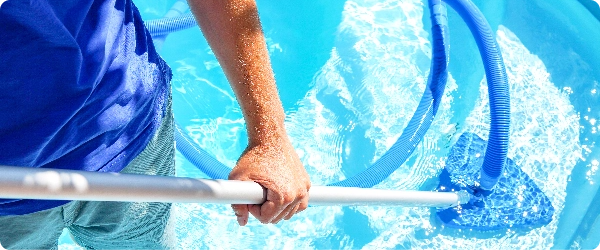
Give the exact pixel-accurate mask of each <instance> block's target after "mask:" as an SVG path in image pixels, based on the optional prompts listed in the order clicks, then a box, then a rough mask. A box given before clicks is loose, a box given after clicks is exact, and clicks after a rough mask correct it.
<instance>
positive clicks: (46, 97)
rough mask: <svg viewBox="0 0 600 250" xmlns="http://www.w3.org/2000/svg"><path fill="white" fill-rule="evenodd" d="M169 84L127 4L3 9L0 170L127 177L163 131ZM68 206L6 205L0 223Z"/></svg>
mask: <svg viewBox="0 0 600 250" xmlns="http://www.w3.org/2000/svg"><path fill="white" fill-rule="evenodd" d="M170 78H171V70H170V68H169V67H168V66H167V65H166V63H165V62H164V61H163V60H162V59H161V58H160V56H158V54H157V53H156V51H155V49H154V46H153V43H152V39H151V37H150V35H149V33H148V32H147V31H146V29H145V27H144V24H143V22H142V19H141V17H140V14H139V12H138V10H137V8H136V7H135V6H134V5H133V3H132V2H131V0H8V1H6V2H4V3H3V4H2V5H1V6H0V165H9V166H22V167H36V168H58V169H76V170H86V171H99V172H118V171H121V170H122V169H123V168H124V167H125V166H126V165H127V164H128V163H130V162H131V161H132V160H133V158H135V157H136V156H137V155H138V154H139V153H140V152H141V151H142V150H143V149H144V147H145V146H146V145H147V143H148V142H149V141H150V139H151V138H152V136H153V134H154V132H155V130H156V129H157V128H158V126H160V123H161V121H162V116H163V109H164V108H166V105H165V104H166V101H167V98H168V95H169V81H170ZM0 174H2V173H0ZM67 202H68V201H41V200H6V199H0V215H17V214H27V213H32V212H36V211H41V210H44V209H49V208H53V207H56V206H60V205H62V204H65V203H67Z"/></svg>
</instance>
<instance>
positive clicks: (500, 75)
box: [444, 0, 510, 190]
mask: <svg viewBox="0 0 600 250" xmlns="http://www.w3.org/2000/svg"><path fill="white" fill-rule="evenodd" d="M444 1H445V2H446V3H447V4H448V5H450V6H451V7H452V8H453V9H454V10H456V12H458V14H459V15H460V16H461V17H462V19H463V20H464V21H465V23H467V26H469V29H470V30H471V33H472V34H473V36H474V37H475V41H476V42H477V47H478V48H479V53H480V55H481V59H482V60H483V66H484V68H485V75H486V78H487V82H488V93H489V98H490V118H491V122H490V123H491V124H490V134H489V139H488V145H487V147H486V151H485V158H484V160H483V166H482V167H481V174H480V177H479V185H480V186H481V188H483V189H484V190H492V188H493V187H494V185H496V183H497V182H498V179H499V178H500V175H501V174H502V170H503V168H504V165H505V164H506V155H507V152H508V136H509V129H510V96H509V93H508V80H507V77H506V69H505V67H504V61H503V60H502V55H501V54H500V49H499V48H498V44H497V43H496V39H495V38H494V34H493V31H492V28H491V27H490V25H489V24H488V22H487V21H486V20H485V17H484V16H483V14H482V13H481V11H479V9H477V7H476V6H475V4H473V3H472V2H471V1H470V0H444Z"/></svg>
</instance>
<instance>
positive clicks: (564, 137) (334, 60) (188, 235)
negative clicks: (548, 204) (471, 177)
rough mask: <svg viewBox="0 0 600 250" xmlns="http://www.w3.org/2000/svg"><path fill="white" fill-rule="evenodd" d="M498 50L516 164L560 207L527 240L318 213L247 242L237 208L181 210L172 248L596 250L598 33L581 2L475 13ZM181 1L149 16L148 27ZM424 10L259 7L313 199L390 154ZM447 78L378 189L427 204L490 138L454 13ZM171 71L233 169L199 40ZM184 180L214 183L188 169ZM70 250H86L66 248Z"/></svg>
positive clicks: (413, 211)
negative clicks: (417, 195) (414, 138)
mask: <svg viewBox="0 0 600 250" xmlns="http://www.w3.org/2000/svg"><path fill="white" fill-rule="evenodd" d="M474 2H475V4H476V5H477V6H478V7H479V8H480V9H481V10H482V12H483V13H484V15H485V16H486V18H487V19H488V22H490V24H491V26H492V28H493V29H494V30H495V31H496V39H497V42H498V44H499V46H500V49H501V51H502V54H503V57H504V62H505V65H506V70H507V74H508V79H509V84H510V94H511V113H512V120H511V132H510V133H511V134H510V136H511V137H510V147H509V152H508V157H509V158H511V159H512V160H514V161H515V163H516V164H517V165H519V166H520V167H521V168H522V170H523V171H524V172H526V173H527V174H528V175H529V176H530V177H531V178H532V179H533V180H534V182H535V183H536V184H537V185H538V186H539V187H540V189H541V190H542V191H543V192H544V193H545V194H546V195H547V196H548V197H549V198H550V200H551V201H552V204H553V205H554V207H555V210H556V212H555V214H554V217H553V219H552V221H551V222H550V223H549V224H548V225H546V226H543V227H540V228H535V229H531V230H511V229H506V230H497V231H490V232H463V231H458V230H451V229H448V228H444V227H442V226H441V225H440V223H439V222H437V221H436V220H435V219H432V218H433V217H434V216H433V214H434V210H431V209H429V208H409V207H379V206H372V207H336V206H331V207H310V208H308V209H307V210H306V211H304V212H303V213H301V214H299V215H298V216H296V217H295V218H294V219H292V220H290V221H286V222H282V223H280V224H278V225H262V224H260V223H259V222H258V221H256V220H251V221H250V222H249V225H248V226H247V227H238V226H237V223H236V219H235V216H234V214H233V212H231V211H230V208H229V206H225V205H214V204H176V205H174V209H173V212H172V218H171V219H170V228H169V230H170V232H171V233H170V234H169V235H168V237H167V239H166V240H168V241H170V242H171V243H172V244H173V245H174V246H176V247H177V248H218V249H239V248H244V249H245V248H251V249H263V248H270V249H273V248H274V249H281V248H290V249H311V248H316V249H332V248H335V249H357V248H366V249H388V248H389V249H405V248H406V249H408V248H410V249H451V248H460V249H468V248H471V249H517V248H519V249H521V248H522V249H548V248H558V249H563V248H574V249H582V248H583V249H585V248H596V247H598V244H599V242H600V219H598V214H600V192H598V190H599V185H600V184H599V183H600V171H599V170H598V168H599V167H600V164H599V160H600V150H599V149H598V147H596V145H595V142H596V141H599V139H600V137H599V135H600V109H599V107H600V98H599V95H600V93H599V92H600V84H599V82H600V68H599V67H598V65H599V62H600V48H599V47H597V45H598V42H599V41H600V22H599V21H598V19H596V18H594V16H592V14H590V12H589V11H588V10H587V9H585V8H584V7H583V5H581V4H580V3H579V2H577V1H572V0H571V1H567V0H560V1H558V0H557V1H552V2H548V1H544V0H514V1H484V0H475V1H474ZM173 3H174V1H172V0H155V1H145V2H141V1H138V3H137V5H138V7H139V9H140V10H141V11H142V13H143V16H144V18H146V19H155V18H160V17H162V16H163V15H164V14H165V13H166V12H167V10H168V9H169V8H170V7H171V6H172V5H173ZM424 3H425V1H422V0H403V1H392V0H377V1H375V0H354V1H352V0H348V1H330V0H313V1H301V0H295V1H266V0H258V5H259V11H260V14H261V21H262V23H263V28H264V32H265V35H266V37H267V46H268V49H269V52H270V55H271V60H272V64H273V68H274V71H275V75H276V79H277V82H278V86H279V90H280V95H281V98H282V101H283V104H284V108H285V111H286V114H287V116H286V127H287V130H288V132H289V135H290V136H291V138H292V141H293V144H294V146H295V147H296V149H297V152H298V154H299V156H300V158H301V159H302V161H303V163H304V164H305V166H306V168H307V170H308V171H309V173H310V175H311V180H312V182H313V185H324V184H328V183H331V182H335V181H339V180H342V179H345V178H347V177H351V176H353V175H355V174H357V173H359V172H360V171H362V170H364V169H365V168H367V167H368V166H370V164H371V163H373V162H374V161H375V160H376V159H378V158H379V157H380V156H381V155H382V154H383V153H385V151H386V150H387V149H388V148H389V147H390V146H391V145H392V144H393V143H394V142H395V140H396V139H397V138H398V136H399V135H400V133H401V132H402V129H403V128H404V127H405V126H406V124H407V122H408V120H409V119H410V117H411V116H412V114H413V112H414V109H415V108H416V107H417V104H418V102H419V100H420V97H421V94H422V91H423V89H424V87H425V84H426V82H427V76H428V72H429V66H430V60H431V43H430V31H429V30H430V21H429V16H428V9H427V5H426V4H424ZM448 15H449V28H450V44H451V54H450V65H449V69H450V70H449V72H450V74H449V80H448V84H447V87H446V92H445V96H444V99H443V103H442V104H441V105H440V108H439V111H438V114H437V116H436V117H435V121H434V122H433V124H432V126H431V128H430V130H429V131H428V133H427V134H426V136H425V137H424V138H423V140H422V142H421V144H420V145H419V146H418V148H417V150H416V151H415V152H414V153H413V154H412V156H411V157H410V158H409V159H408V161H407V162H406V163H405V164H403V165H402V166H400V168H399V169H398V170H397V171H396V172H394V173H393V174H392V175H391V176H390V177H389V178H388V179H386V180H385V181H384V182H382V183H381V184H379V185H377V186H376V188H384V189H400V190H432V189H434V188H435V186H436V185H437V181H438V176H439V174H440V172H441V170H442V169H443V167H444V162H445V160H446V158H447V155H448V150H449V148H450V147H451V146H452V145H453V144H454V142H455V141H456V140H457V139H458V137H459V136H460V135H461V134H462V133H463V132H467V131H468V132H473V133H476V134H478V135H479V136H481V137H483V138H487V133H488V131H489V118H488V117H489V105H488V104H489V99H488V97H487V85H486V81H485V77H484V71H483V66H482V63H481V59H480V57H479V53H478V50H477V48H476V45H475V41H474V40H473V39H472V38H471V35H470V33H469V31H468V28H467V27H466V25H465V24H464V23H463V22H462V20H461V19H460V18H459V16H458V15H457V14H456V13H455V12H454V11H452V10H450V8H449V13H448ZM161 55H162V56H163V57H164V58H165V60H166V61H167V62H168V63H169V64H170V65H171V67H172V68H173V73H174V77H173V82H172V84H173V98H174V109H175V116H176V119H177V120H178V121H179V123H180V124H181V125H182V126H184V127H185V128H186V130H187V131H188V133H189V134H190V135H191V136H192V137H193V138H194V140H195V141H196V142H197V143H198V144H199V145H201V146H202V147H203V148H204V149H206V150H207V151H209V152H210V153H211V154H213V155H214V156H215V157H216V158H217V159H218V160H220V161H222V162H223V163H225V164H227V165H229V166H234V165H235V161H236V159H237V157H238V156H239V155H240V153H241V152H242V150H243V149H244V147H245V145H246V143H247V141H246V139H245V136H246V135H245V128H244V121H243V117H242V113H241V112H240V108H239V106H238V104H237V103H236V100H235V97H234V94H233V91H232V90H231V88H230V87H229V85H228V83H227V81H226V79H225V76H224V74H223V72H222V70H221V68H220V67H219V65H218V63H217V61H216V59H215V57H214V55H213V54H212V53H211V51H210V49H209V47H208V44H207V43H206V41H205V40H204V39H203V37H202V35H201V33H200V31H199V30H198V29H190V30H185V31H181V32H177V33H173V34H171V35H169V36H168V37H167V39H166V40H165V42H164V44H163V45H162V48H161ZM177 174H178V175H179V176H187V177H198V178H204V177H206V175H204V174H203V173H202V172H201V171H199V170H198V169H197V168H195V167H194V166H193V165H191V164H190V163H189V162H187V161H186V160H185V158H183V156H181V155H180V154H178V155H177ZM60 247H61V248H63V249H67V248H76V246H74V245H73V244H72V243H71V242H70V240H69V239H68V236H66V234H64V235H63V237H62V238H61V244H60Z"/></svg>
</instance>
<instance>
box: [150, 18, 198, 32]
mask: <svg viewBox="0 0 600 250" xmlns="http://www.w3.org/2000/svg"><path fill="white" fill-rule="evenodd" d="M144 24H145V25H146V28H147V29H148V31H149V32H150V35H151V36H152V37H156V36H164V35H168V34H169V33H171V32H175V31H180V30H184V29H189V28H193V27H196V26H197V25H198V24H197V23H196V19H195V18H194V15H193V14H191V13H190V14H184V15H181V16H178V17H171V18H162V19H156V20H149V21H145V22H144Z"/></svg>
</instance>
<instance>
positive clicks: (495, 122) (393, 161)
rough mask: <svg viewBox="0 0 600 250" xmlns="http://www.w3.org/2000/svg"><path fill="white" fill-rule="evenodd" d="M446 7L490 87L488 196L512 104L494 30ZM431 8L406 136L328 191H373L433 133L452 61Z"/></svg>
mask: <svg viewBox="0 0 600 250" xmlns="http://www.w3.org/2000/svg"><path fill="white" fill-rule="evenodd" d="M445 1H446V2H447V3H448V4H449V5H450V6H452V7H453V8H454V9H455V10H456V11H457V12H458V13H459V15H460V16H461V17H462V18H463V20H464V21H465V22H466V23H467V25H468V26H469V28H470V30H471V32H472V33H473V36H474V37H475V40H476V42H477V45H478V47H479V51H480V54H481V57H482V59H483V63H484V67H485V72H486V77H487V80H488V85H489V87H488V91H489V96H490V114H491V128H490V135H489V143H488V145H487V149H486V154H485V159H484V163H483V166H482V171H481V177H480V185H481V188H483V189H485V190H491V189H492V188H493V187H494V185H495V184H496V182H497V181H498V178H499V177H500V174H501V173H502V168H503V166H504V164H505V161H506V155H507V150H508V132H509V125H510V99H509V94H508V82H507V78H506V72H505V68H504V63H503V61H502V56H501V55H500V51H499V49H498V45H497V44H496V41H495V39H494V36H493V32H492V29H491V28H490V25H489V24H488V23H487V21H486V20H485V18H484V17H483V15H482V14H481V12H480V11H479V10H478V9H477V7H475V5H474V4H473V3H472V2H470V1H469V0H445ZM429 7H430V8H429V9H430V14H431V21H432V37H433V43H432V51H433V53H432V54H433V59H432V63H431V69H430V72H429V77H428V81H427V86H426V88H425V91H424V93H423V96H422V97H421V101H420V102H419V105H418V107H417V110H416V111H415V113H414V115H413V116H412V118H411V119H410V121H409V123H408V125H407V126H406V128H405V129H404V130H403V131H402V135H401V136H400V138H399V139H398V140H397V141H396V142H395V143H394V145H392V147H391V148H390V149H389V150H388V151H387V152H386V153H385V154H384V155H383V156H381V158H380V159H378V160H377V161H376V162H375V163H374V164H373V165H372V166H371V167H369V168H368V169H366V170H364V171H363V172H361V173H359V174H357V175H355V176H353V177H351V178H348V179H346V180H343V181H340V182H336V183H332V184H329V186H345V187H372V186H374V185H377V184H378V183H380V182H382V181H383V180H385V179H386V178H387V177H388V176H389V175H390V174H392V173H393V172H394V171H395V170H396V169H398V167H400V166H401V165H402V164H403V163H404V162H405V161H406V159H407V158H408V157H409V156H410V155H411V154H412V152H413V151H414V149H415V148H416V146H417V145H418V143H419V142H420V141H421V139H422V138H423V136H424V135H425V133H426V132H427V130H428V129H429V127H430V125H431V123H432V121H433V118H434V117H435V114H436V113H437V110H438V107H439V104H440V103H441V100H442V96H443V93H444V89H445V86H446V81H447V79H448V68H447V67H448V61H449V59H448V58H449V43H448V18H447V14H446V8H445V6H444V5H443V4H442V2H441V0H430V1H429ZM146 25H147V27H148V30H149V31H150V33H151V34H152V35H153V36H155V35H165V34H168V33H169V32H173V31H176V30H181V29H186V28H189V27H193V26H195V25H196V23H195V19H194V18H193V16H192V15H191V14H190V15H184V16H182V17H177V18H168V19H161V20H153V21H148V22H146ZM175 134H176V141H177V149H178V150H179V151H180V152H181V153H182V154H183V155H184V156H185V157H186V158H187V159H188V160H190V162H192V163H193V164H194V165H195V166H196V167H198V168H199V169H200V170H202V171H203V172H204V173H206V174H207V175H208V176H209V177H211V178H215V179H227V177H228V175H229V172H230V171H231V169H230V168H229V167H227V166H225V165H224V164H222V163H221V162H219V161H217V160H216V159H214V158H213V157H212V156H211V155H210V154H208V153H207V152H206V151H204V150H202V149H201V148H200V147H199V146H198V145H197V144H195V143H194V142H193V140H192V139H191V138H190V137H189V136H188V135H187V134H186V133H185V132H184V131H183V130H182V129H181V128H180V127H179V126H177V128H176V133H175Z"/></svg>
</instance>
